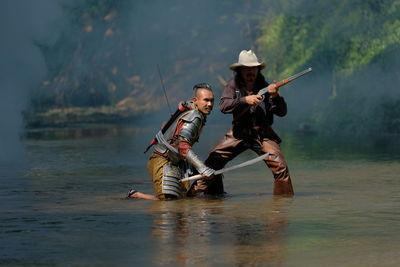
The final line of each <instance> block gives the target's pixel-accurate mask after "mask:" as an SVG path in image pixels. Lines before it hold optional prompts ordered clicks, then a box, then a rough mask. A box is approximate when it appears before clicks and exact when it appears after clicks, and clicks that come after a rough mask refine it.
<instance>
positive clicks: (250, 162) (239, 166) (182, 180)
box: [180, 153, 269, 182]
mask: <svg viewBox="0 0 400 267" xmlns="http://www.w3.org/2000/svg"><path fill="white" fill-rule="evenodd" d="M268 155H269V153H265V154H263V155H261V156H259V157H257V158H254V159H251V160H248V161H245V162H242V163H240V164H238V165H235V166H231V167H227V168H223V169H220V170H218V171H215V172H214V175H218V174H221V173H224V172H228V171H233V170H236V169H239V168H243V167H246V166H249V165H252V164H254V163H257V162H259V161H261V160H263V159H265V158H266V157H268ZM201 178H204V176H203V175H201V174H197V175H193V176H190V177H187V178H183V179H181V180H180V181H181V182H186V181H193V180H198V179H201Z"/></svg>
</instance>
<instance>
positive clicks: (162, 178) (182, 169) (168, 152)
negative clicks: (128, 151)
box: [147, 106, 206, 199]
mask: <svg viewBox="0 0 400 267" xmlns="http://www.w3.org/2000/svg"><path fill="white" fill-rule="evenodd" d="M205 119H206V118H205V116H204V115H203V114H202V113H201V112H200V111H199V110H198V109H197V108H196V107H195V106H192V109H191V110H188V111H185V112H183V113H182V114H181V115H180V116H179V117H178V118H177V119H176V120H175V121H174V123H173V124H172V125H171V126H170V127H169V128H168V129H167V131H166V132H165V133H164V134H163V137H164V140H165V141H166V143H163V142H161V140H158V141H159V142H158V143H157V144H156V145H155V146H154V152H153V154H152V155H151V156H150V159H149V161H148V163H147V168H148V170H149V173H150V176H151V178H152V181H153V186H154V191H155V193H156V195H157V197H158V198H159V199H170V198H182V197H185V196H186V195H188V191H189V189H190V186H191V184H190V183H189V182H186V183H181V182H180V179H182V178H183V177H187V176H190V175H191V174H192V173H193V171H192V165H193V166H194V167H195V168H196V169H197V171H199V172H200V173H202V168H205V167H206V166H205V165H204V163H202V162H201V161H199V160H198V158H197V157H195V156H196V155H195V154H194V152H193V151H192V146H193V145H194V143H195V142H197V141H198V139H199V136H200V133H201V129H202V127H203V126H204V124H205ZM189 163H190V164H189ZM192 183H193V182H192Z"/></svg>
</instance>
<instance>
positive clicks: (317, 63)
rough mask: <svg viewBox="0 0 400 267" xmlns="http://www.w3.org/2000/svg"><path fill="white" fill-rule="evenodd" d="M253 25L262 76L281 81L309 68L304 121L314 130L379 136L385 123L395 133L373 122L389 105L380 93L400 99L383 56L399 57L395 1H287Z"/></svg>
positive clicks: (399, 12)
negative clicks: (263, 63)
mask: <svg viewBox="0 0 400 267" xmlns="http://www.w3.org/2000/svg"><path fill="white" fill-rule="evenodd" d="M265 2H266V3H268V2H272V1H267V0H266V1H265ZM260 27H261V31H262V34H261V36H260V38H259V39H258V43H259V46H260V49H261V50H262V52H263V58H265V59H266V63H267V64H268V67H267V68H266V70H265V72H266V74H267V76H268V77H274V79H276V78H275V77H280V78H284V77H287V76H289V75H292V74H293V73H295V72H297V71H299V70H301V69H304V68H306V67H308V66H312V67H313V68H314V81H315V82H316V83H317V84H314V85H309V86H310V87H313V89H314V90H315V93H314V95H312V96H311V97H310V98H309V99H308V101H309V103H307V105H308V106H312V107H313V108H310V110H309V113H308V114H306V115H305V116H307V118H308V120H311V121H312V122H313V124H314V127H316V128H318V129H319V130H320V131H325V132H345V133H360V134H364V133H371V132H379V131H380V129H379V128H378V126H382V125H386V126H385V130H386V131H389V132H390V131H391V132H397V133H398V132H399V131H398V130H396V127H397V126H395V125H392V126H390V125H391V124H390V123H387V122H384V121H383V118H382V117H378V118H377V116H376V114H377V112H378V111H380V110H382V109H384V107H385V105H386V106H390V105H388V104H387V103H386V104H385V103H384V100H382V99H385V98H384V97H381V95H382V96H384V95H392V96H393V97H394V99H400V95H399V92H398V87H397V84H398V80H399V78H398V71H397V69H398V68H399V67H400V66H399V63H398V62H399V61H398V60H392V59H390V58H389V57H388V55H392V56H395V55H397V54H399V53H400V2H399V1H395V0H383V1H382V0H366V1H365V0H352V1H347V0H338V1H322V0H320V1H307V0H302V1H295V0H286V1H281V5H280V6H279V8H276V9H275V10H270V11H269V12H268V16H265V19H264V20H263V21H262V22H261V26H260ZM396 58H398V57H397V56H396ZM326 73H327V74H326ZM378 73H379V74H378ZM323 74H324V76H323ZM315 75H319V77H324V79H325V81H324V82H321V81H318V78H317V77H316V76H315ZM327 77H328V79H326V78H327ZM329 77H331V78H329ZM379 79H381V80H379ZM388 80H391V81H392V82H388ZM317 81H318V82H317ZM299 90H302V91H303V92H304V89H299ZM299 90H296V92H295V93H294V92H291V93H288V95H289V97H290V96H291V94H292V95H293V94H301V92H300V91H299ZM382 90H385V91H384V92H382ZM321 91H324V92H331V93H330V94H328V95H330V97H326V96H325V98H323V97H321V96H322V95H324V94H323V93H321ZM369 92H375V93H374V94H371V93H369ZM325 95H326V93H325ZM377 99H379V100H377ZM302 108H304V106H303V107H302ZM385 116H388V112H386V115H385ZM303 119H304V118H303Z"/></svg>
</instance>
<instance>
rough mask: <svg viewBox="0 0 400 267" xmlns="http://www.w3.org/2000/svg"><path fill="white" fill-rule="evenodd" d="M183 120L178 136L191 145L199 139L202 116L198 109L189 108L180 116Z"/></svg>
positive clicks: (202, 121)
mask: <svg viewBox="0 0 400 267" xmlns="http://www.w3.org/2000/svg"><path fill="white" fill-rule="evenodd" d="M181 120H182V121H184V124H183V126H182V129H181V131H180V132H179V136H180V138H181V139H184V140H186V141H188V142H189V143H190V144H191V145H193V144H194V143H195V142H197V140H198V139H199V136H200V132H201V129H202V128H203V123H204V116H203V114H202V113H201V112H200V111H198V110H190V111H188V112H187V113H186V114H184V115H183V116H182V117H181Z"/></svg>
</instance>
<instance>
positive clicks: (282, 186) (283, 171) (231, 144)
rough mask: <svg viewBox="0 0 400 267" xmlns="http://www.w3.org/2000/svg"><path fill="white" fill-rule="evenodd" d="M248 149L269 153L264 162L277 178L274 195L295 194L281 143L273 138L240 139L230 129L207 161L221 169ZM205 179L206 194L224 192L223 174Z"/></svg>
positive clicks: (211, 165)
mask: <svg viewBox="0 0 400 267" xmlns="http://www.w3.org/2000/svg"><path fill="white" fill-rule="evenodd" d="M247 149H251V150H253V151H254V152H256V153H257V154H258V155H262V154H265V153H269V156H268V157H267V158H266V159H265V160H264V162H265V164H266V165H267V166H268V168H269V169H270V170H271V172H272V174H273V176H274V179H275V182H274V195H293V194H294V193H293V186H292V182H291V179H290V174H289V169H288V166H287V164H286V161H285V158H284V156H283V154H282V152H281V149H280V146H279V144H277V143H276V142H274V141H272V140H269V139H264V140H260V139H258V138H254V139H250V140H240V139H236V138H235V137H234V136H233V134H232V130H229V131H228V132H227V133H226V135H225V137H224V139H223V140H222V141H221V142H220V143H219V144H218V145H217V146H216V147H215V148H214V149H213V150H212V151H211V153H210V155H209V156H208V158H207V160H206V161H205V163H206V165H207V166H209V167H211V168H213V169H215V170H219V169H222V168H223V167H224V166H225V165H226V164H227V163H228V162H229V161H231V160H232V159H234V158H235V157H236V156H237V155H239V154H240V153H242V152H243V151H245V150H247ZM204 181H205V182H206V184H207V189H206V190H205V191H204V193H205V194H211V195H216V194H223V193H224V186H223V182H222V175H216V176H215V177H214V178H212V179H210V180H204Z"/></svg>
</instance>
